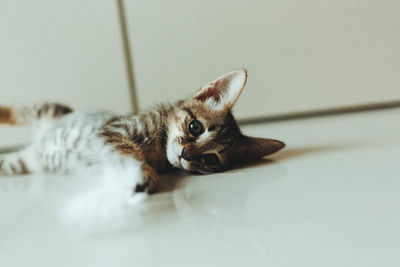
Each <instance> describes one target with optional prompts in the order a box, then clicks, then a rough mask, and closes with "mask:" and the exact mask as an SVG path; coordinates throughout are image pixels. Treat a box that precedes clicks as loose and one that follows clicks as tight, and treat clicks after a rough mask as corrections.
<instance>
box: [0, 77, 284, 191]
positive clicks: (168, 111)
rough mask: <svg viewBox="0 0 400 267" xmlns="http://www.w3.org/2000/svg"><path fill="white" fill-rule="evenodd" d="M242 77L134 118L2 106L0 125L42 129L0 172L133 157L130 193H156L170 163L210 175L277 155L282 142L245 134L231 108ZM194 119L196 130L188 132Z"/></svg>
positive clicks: (7, 157) (55, 107)
mask: <svg viewBox="0 0 400 267" xmlns="http://www.w3.org/2000/svg"><path fill="white" fill-rule="evenodd" d="M246 77H247V75H246V72H245V71H243V70H239V71H236V72H232V73H228V74H227V75H225V76H223V77H221V78H219V79H217V80H216V81H213V82H211V83H209V84H207V85H205V86H204V87H203V88H202V89H201V90H200V91H199V92H198V93H197V94H196V95H195V96H194V97H192V98H189V99H187V100H185V101H179V102H177V103H176V104H174V105H159V106H156V107H155V108H152V109H149V110H147V111H144V112H141V113H139V114H137V115H135V114H131V115H126V116H118V115H115V114H113V113H108V112H97V113H81V112H76V111H72V109H71V108H69V107H67V106H65V105H61V104H55V103H44V104H40V105H35V106H33V107H19V108H18V107H17V108H7V107H0V122H1V123H9V124H22V123H32V122H35V123H36V125H37V126H38V128H39V131H38V133H39V134H38V135H37V138H36V139H35V141H34V142H33V143H32V144H31V145H29V146H27V147H26V148H24V149H22V150H21V151H17V152H13V153H9V154H2V155H0V174H1V175H16V174H25V173H31V172H52V173H67V172H73V171H76V170H79V169H81V168H88V167H90V166H102V165H103V164H105V163H107V162H113V164H116V163H114V162H118V159H119V161H120V162H121V164H126V163H122V162H123V161H124V159H126V158H133V159H135V160H136V161H137V162H139V163H140V164H141V166H142V167H141V173H142V178H141V179H139V180H140V182H139V183H138V184H137V186H136V188H135V191H137V192H142V191H146V192H154V191H156V190H157V186H158V183H159V179H160V178H159V176H158V175H159V174H160V173H163V172H165V171H168V170H170V169H172V168H174V167H176V168H182V169H185V170H188V171H196V172H200V173H210V172H217V171H221V170H224V169H226V168H229V167H231V166H233V165H235V164H238V163H242V162H244V161H247V160H254V159H257V158H261V157H263V156H265V155H268V154H271V153H274V152H276V151H278V150H280V149H281V148H282V147H283V146H284V144H283V143H282V142H280V141H277V140H272V139H265V138H251V137H247V136H244V135H243V134H242V133H241V132H240V129H239V127H238V125H237V123H236V121H235V119H234V117H233V115H232V113H231V108H232V106H233V105H234V104H235V102H236V100H237V98H238V96H239V95H240V93H241V91H242V90H243V87H244V84H245V82H246ZM194 121H196V123H197V125H200V126H201V130H202V131H201V133H199V134H193V131H192V130H191V127H192V126H191V125H192V123H193V122H194ZM200 126H199V127H200ZM115 159H117V160H115ZM127 175H129V174H127Z"/></svg>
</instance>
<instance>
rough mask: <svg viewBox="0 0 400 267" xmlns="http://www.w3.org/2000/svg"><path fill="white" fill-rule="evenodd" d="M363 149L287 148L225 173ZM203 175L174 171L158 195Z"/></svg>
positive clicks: (163, 181) (333, 146)
mask: <svg viewBox="0 0 400 267" xmlns="http://www.w3.org/2000/svg"><path fill="white" fill-rule="evenodd" d="M359 147H361V145H360V144H357V143H347V144H346V143H343V144H329V145H315V146H309V147H296V148H290V147H287V148H285V149H283V150H282V151H280V152H278V153H277V154H275V155H273V156H271V157H270V158H263V159H260V160H256V161H252V162H246V163H242V164H239V165H236V166H234V167H232V168H229V169H228V170H226V171H225V173H233V172H242V171H245V170H248V169H251V168H257V167H261V166H266V165H276V164H280V163H278V162H282V163H284V162H285V160H288V159H291V158H298V157H303V156H307V155H310V154H319V153H325V152H331V151H340V150H349V149H354V148H359ZM202 175H203V174H199V173H189V172H186V171H183V170H174V171H172V172H170V173H167V174H164V175H162V176H161V181H160V187H159V191H158V193H168V192H172V191H174V190H175V189H178V188H180V187H181V186H182V185H183V183H184V181H185V180H186V179H187V178H188V177H189V176H202Z"/></svg>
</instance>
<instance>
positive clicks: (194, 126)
mask: <svg viewBox="0 0 400 267" xmlns="http://www.w3.org/2000/svg"><path fill="white" fill-rule="evenodd" d="M189 132H190V134H191V135H193V136H194V137H197V136H199V135H201V134H202V133H203V125H202V124H201V122H199V121H198V120H193V121H192V122H191V123H190V124H189Z"/></svg>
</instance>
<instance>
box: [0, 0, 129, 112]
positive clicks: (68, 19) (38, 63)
mask: <svg viewBox="0 0 400 267" xmlns="http://www.w3.org/2000/svg"><path fill="white" fill-rule="evenodd" d="M0 59H1V60H0V75H1V78H0V91H1V98H0V103H2V104H5V103H10V102H18V103H21V102H22V103H30V102H33V101H37V100H56V101H61V102H64V103H68V104H71V105H72V106H74V107H77V108H79V109H99V108H103V109H107V110H115V111H119V112H127V111H129V110H130V109H131V103H130V96H129V95H130V94H129V90H128V86H127V80H126V74H125V63H124V54H123V50H122V44H121V37H120V28H119V22H118V12H117V7H116V5H115V2H114V1H100V2H99V1H94V0H89V1H78V0H72V1H50V0H41V1H29V0H18V1H4V0H1V1H0Z"/></svg>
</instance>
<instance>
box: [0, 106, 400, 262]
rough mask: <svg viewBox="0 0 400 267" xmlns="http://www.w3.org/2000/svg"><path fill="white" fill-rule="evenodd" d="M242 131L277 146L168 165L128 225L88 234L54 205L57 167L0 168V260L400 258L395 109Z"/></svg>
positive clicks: (398, 120) (399, 127)
mask: <svg viewBox="0 0 400 267" xmlns="http://www.w3.org/2000/svg"><path fill="white" fill-rule="evenodd" d="M244 132H245V133H246V134H249V135H254V136H265V137H273V138H277V139H281V140H283V141H285V142H286V143H287V148H286V149H285V150H283V151H282V152H280V153H278V154H276V155H274V156H272V157H270V158H269V159H268V160H264V161H262V162H259V163H257V164H254V165H252V166H247V167H244V168H240V169H236V170H232V171H229V172H226V173H221V174H215V175H210V176H191V177H183V176H182V175H180V174H172V175H170V176H169V177H166V178H165V184H164V187H163V192H162V193H159V194H157V195H153V196H151V197H150V198H149V199H148V200H146V201H145V202H144V203H141V204H138V205H137V207H136V208H137V209H140V212H138V213H137V214H136V215H134V214H131V215H130V219H131V222H132V223H131V224H128V225H125V226H124V227H119V226H118V224H119V222H118V221H116V222H115V227H110V228H108V229H103V230H102V231H97V232H95V233H92V234H90V235H76V234H75V233H74V229H75V228H71V227H70V228H66V227H65V226H63V225H60V223H59V221H58V220H57V219H56V218H55V216H54V214H56V212H55V209H57V205H54V204H53V203H57V202H59V201H60V198H61V196H63V194H64V191H65V188H66V187H68V186H66V185H67V184H68V180H66V179H65V177H51V176H40V175H36V176H34V177H24V178H2V179H0V212H1V214H0V266H28V265H29V266H308V267H309V266H341V267H343V266H352V267H354V266H363V267H365V266H399V265H400V256H399V255H400V254H399V251H400V230H399V229H400V228H399V227H400V194H399V192H400V109H391V110H384V111H374V112H363V113H354V114H347V115H337V116H326V117H320V118H311V119H298V120H292V121H284V122H275V123H268V124H258V125H252V126H246V127H245V128H244ZM111 225H112V220H111Z"/></svg>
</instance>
